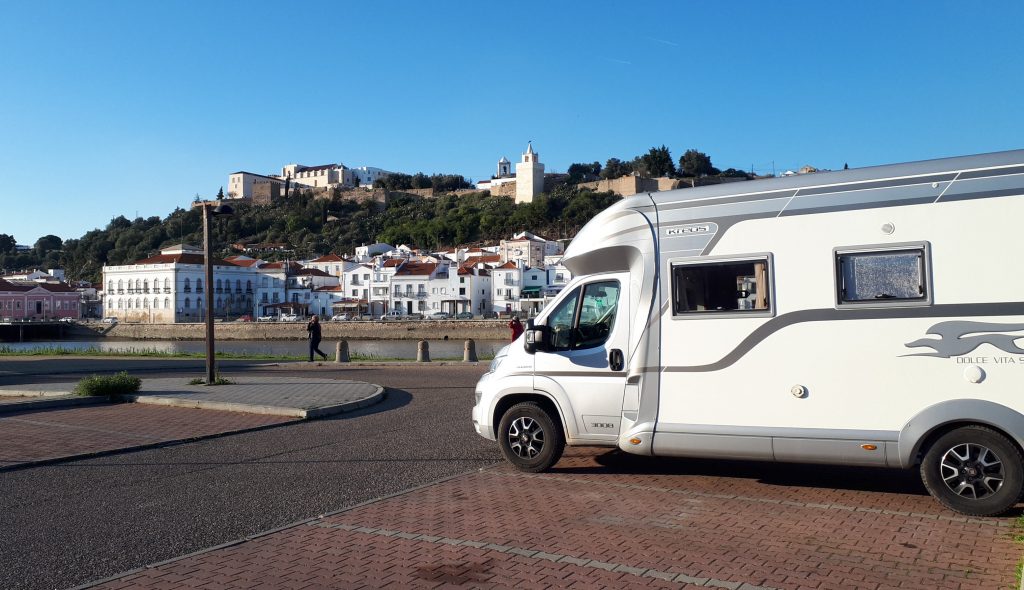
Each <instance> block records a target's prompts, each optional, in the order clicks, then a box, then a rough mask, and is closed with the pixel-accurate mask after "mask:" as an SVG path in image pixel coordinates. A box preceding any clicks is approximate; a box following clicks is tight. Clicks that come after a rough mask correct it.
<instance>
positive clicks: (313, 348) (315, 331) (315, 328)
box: [306, 315, 327, 362]
mask: <svg viewBox="0 0 1024 590" xmlns="http://www.w3.org/2000/svg"><path fill="white" fill-rule="evenodd" d="M306 331H307V332H309V362H313V353H314V352H315V353H317V354H319V355H320V356H321V357H323V359H324V360H327V355H326V354H324V353H323V352H322V351H321V350H320V338H321V335H320V318H318V317H317V316H315V315H314V316H313V317H311V318H309V322H308V323H307V324H306Z"/></svg>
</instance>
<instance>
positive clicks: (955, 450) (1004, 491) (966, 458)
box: [921, 426, 1024, 516]
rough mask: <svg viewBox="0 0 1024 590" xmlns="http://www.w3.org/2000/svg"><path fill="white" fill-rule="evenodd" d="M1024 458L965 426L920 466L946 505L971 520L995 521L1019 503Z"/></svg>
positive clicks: (1004, 442) (996, 437) (1001, 440)
mask: <svg viewBox="0 0 1024 590" xmlns="http://www.w3.org/2000/svg"><path fill="white" fill-rule="evenodd" d="M1022 464H1024V457H1022V456H1021V453H1020V451H1019V450H1018V449H1017V447H1016V446H1015V445H1014V444H1013V443H1012V442H1010V440H1009V439H1007V438H1006V437H1005V436H1003V435H1002V434H1000V433H998V432H996V431H994V430H992V429H991V428H986V427H984V426H965V427H963V428H957V429H956V430H952V431H950V432H947V433H946V434H944V435H942V436H941V437H939V439H938V440H936V441H935V442H934V443H933V444H932V446H931V447H930V448H929V449H928V452H927V453H925V456H924V459H923V460H922V461H921V480H922V481H923V482H924V486H925V487H926V488H928V493H930V494H931V495H932V496H934V497H935V499H936V500H938V501H939V503H941V504H942V505H943V506H945V507H947V508H949V509H951V510H955V511H956V512H960V513H962V514H968V515H971V516H995V515H997V514H1002V513H1003V512H1006V511H1007V510H1009V509H1010V508H1012V507H1013V506H1014V504H1016V503H1017V500H1019V499H1020V496H1021V490H1022V488H1024V465H1022Z"/></svg>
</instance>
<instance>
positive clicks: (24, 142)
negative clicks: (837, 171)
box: [0, 0, 1024, 244]
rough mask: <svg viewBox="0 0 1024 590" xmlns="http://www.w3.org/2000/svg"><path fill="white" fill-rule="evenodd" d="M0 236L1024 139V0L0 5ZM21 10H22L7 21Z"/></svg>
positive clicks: (921, 153) (925, 155)
mask: <svg viewBox="0 0 1024 590" xmlns="http://www.w3.org/2000/svg"><path fill="white" fill-rule="evenodd" d="M0 14H3V16H4V20H5V21H6V22H7V23H8V24H9V26H8V27H5V31H4V34H3V35H2V36H0V233H7V234H12V235H14V236H15V237H16V238H17V240H18V242H19V243H22V244H32V243H34V242H35V240H36V239H38V238H39V236H42V235H45V234H50V233H52V234H56V235H58V236H60V237H62V238H64V239H68V238H78V237H81V236H82V235H83V234H84V233H85V232H86V231H88V230H90V229H93V228H96V227H104V226H105V225H106V224H107V223H108V222H109V221H110V219H111V218H113V217H116V216H118V215H124V216H126V217H128V218H134V217H135V216H136V215H138V216H142V217H149V216H152V215H159V216H161V217H164V216H166V215H167V214H168V213H170V212H171V211H173V210H174V208H175V207H179V206H180V207H187V206H188V204H189V203H190V202H191V200H192V199H193V197H194V195H196V194H197V193H198V194H199V195H201V196H203V197H211V196H213V195H214V194H216V192H217V189H218V188H220V187H221V186H225V185H226V184H227V176H228V174H229V173H231V172H234V171H237V170H248V171H252V172H259V173H272V172H275V171H279V170H280V167H281V166H282V165H284V164H288V163H292V162H298V163H302V164H306V165H318V164H325V163H330V162H343V163H344V164H346V165H349V166H377V167H381V168H385V169H389V170H395V171H401V172H407V173H414V172H418V171H422V172H426V173H440V172H446V173H458V174H463V175H465V176H467V177H471V178H472V179H474V180H478V179H481V178H486V177H487V176H489V175H490V174H493V173H494V169H495V164H496V162H497V160H498V159H499V158H501V157H502V156H507V157H508V158H509V159H510V160H512V161H513V162H516V161H518V160H519V157H520V154H521V152H522V151H523V150H524V149H525V147H526V143H527V141H528V140H533V142H534V147H535V149H536V150H537V151H538V152H539V153H540V156H541V161H542V162H544V163H545V165H546V166H547V169H548V170H549V171H564V170H565V169H566V168H567V167H568V166H569V164H571V163H573V162H593V161H600V162H601V163H602V164H603V163H604V162H605V161H606V160H607V159H608V158H610V157H617V158H620V159H631V158H633V157H634V156H636V155H639V154H641V153H645V152H646V151H647V150H648V149H649V148H650V147H652V146H660V145H662V144H664V145H666V146H668V147H669V148H670V149H671V151H672V155H673V158H674V159H676V160H678V158H679V156H681V155H682V153H683V152H684V151H685V150H686V149H689V148H696V149H699V150H701V151H703V152H705V153H707V154H708V155H709V156H711V159H712V161H713V163H714V164H715V165H716V166H718V167H719V168H728V167H736V168H743V169H748V170H749V169H750V168H751V167H753V168H754V169H755V170H756V171H757V172H760V173H765V172H771V170H772V166H773V164H774V167H775V168H776V169H777V170H778V171H780V172H781V171H783V170H785V169H787V168H795V167H799V166H802V165H804V164H811V165H814V166H818V167H821V168H841V167H842V166H843V164H844V163H848V164H849V165H850V167H861V166H868V165H875V164H885V163H892V162H906V161H913V160H921V159H929V158H935V157H943V156H955V155H963V154H973V153H981V152H990V151H999V150H1007V149H1020V148H1024V109H1022V105H1024V44H1022V43H1021V42H1020V30H1019V28H1020V23H1021V22H1024V2H1020V1H1019V0H1017V1H1012V2H1009V1H1008V2H985V3H973V4H972V3H964V2H941V1H936V2H924V1H908V2H880V1H879V2H874V1H869V2H858V3H850V2H842V3H840V2H780V3H766V2H695V1H666V2H643V1H634V2H628V3H627V2H604V1H589V2H586V3H570V2H530V1H525V0H524V1H519V2H514V3H511V2H503V3H500V4H499V3H485V2H469V1H467V2H422V1H410V2H365V3H363V2H323V3H317V2H305V3H299V4H295V3H284V2H282V3H271V2H217V1H208V2H198V1H197V2H186V1H182V2H134V1H133V2H111V1H108V2H50V1H43V0H32V1H31V2H29V1H13V0H0ZM14 23H16V25H14Z"/></svg>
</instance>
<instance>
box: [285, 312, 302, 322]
mask: <svg viewBox="0 0 1024 590" xmlns="http://www.w3.org/2000/svg"><path fill="white" fill-rule="evenodd" d="M281 321H282V322H301V321H302V317H300V316H298V315H296V314H294V313H285V314H281Z"/></svg>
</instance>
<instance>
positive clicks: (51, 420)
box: [0, 375, 384, 469]
mask: <svg viewBox="0 0 1024 590" xmlns="http://www.w3.org/2000/svg"><path fill="white" fill-rule="evenodd" d="M231 381H232V382H231V383H229V384H224V385H213V386H208V385H190V384H189V380H188V378H186V377H170V378H158V379H143V380H142V387H141V388H140V390H139V391H138V392H137V393H135V394H132V395H124V396H119V399H117V400H110V399H108V398H106V397H79V396H73V395H70V393H71V390H72V389H73V388H74V386H75V384H74V383H47V384H42V385H8V386H3V387H0V469H10V468H23V467H27V466H30V465H38V464H41V463H50V462H54V461H61V460H69V459H77V458H83V457H90V456H95V455H98V454H105V453H111V452H115V451H123V450H128V449H138V448H146V447H152V446H160V445H166V444H170V443H174V442H179V441H188V440H198V439H201V438H207V437H210V436H220V435H223V434H227V433H235V432H241V431H246V430H252V429H254V428H265V427H268V426H275V425H279V424H283V423H287V422H292V421H295V420H302V419H310V418H319V417H323V416H329V415H332V414H338V413H342V412H350V411H354V410H357V409H360V408H364V407H367V406H370V405H372V404H375V403H377V402H379V401H380V400H382V399H383V398H384V388H383V387H381V386H380V385H375V384H372V383H364V382H362V381H347V380H334V379H327V378H305V377H263V376H247V375H240V376H238V377H232V380H231ZM117 402H136V403H117Z"/></svg>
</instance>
